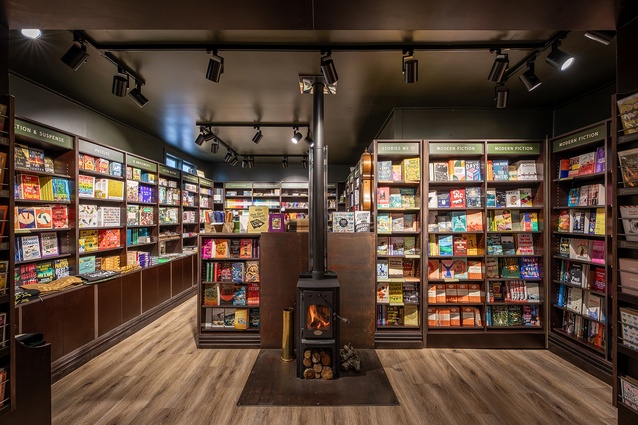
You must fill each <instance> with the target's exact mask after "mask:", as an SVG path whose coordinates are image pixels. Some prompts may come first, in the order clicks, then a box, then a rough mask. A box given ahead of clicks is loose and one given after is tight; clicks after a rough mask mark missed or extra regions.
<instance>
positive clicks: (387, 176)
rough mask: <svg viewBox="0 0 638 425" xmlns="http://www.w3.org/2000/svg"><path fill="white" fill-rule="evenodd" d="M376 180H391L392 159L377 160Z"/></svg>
mask: <svg viewBox="0 0 638 425" xmlns="http://www.w3.org/2000/svg"><path fill="white" fill-rule="evenodd" d="M377 179H378V181H392V161H378V162H377Z"/></svg>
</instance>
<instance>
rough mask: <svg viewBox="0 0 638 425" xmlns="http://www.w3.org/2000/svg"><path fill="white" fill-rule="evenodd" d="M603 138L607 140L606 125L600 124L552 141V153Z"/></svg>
mask: <svg viewBox="0 0 638 425" xmlns="http://www.w3.org/2000/svg"><path fill="white" fill-rule="evenodd" d="M605 138H607V124H601V125H599V126H597V127H593V128H590V129H588V130H585V131H581V132H578V133H574V134H572V135H569V136H567V137H561V138H560V139H556V140H554V141H553V142H552V152H560V151H564V150H566V149H571V148H573V147H576V146H581V145H586V144H588V143H592V142H596V141H598V140H603V139H605Z"/></svg>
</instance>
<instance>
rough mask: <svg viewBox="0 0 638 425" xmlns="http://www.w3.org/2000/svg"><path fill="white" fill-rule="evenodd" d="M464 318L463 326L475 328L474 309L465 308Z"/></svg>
mask: <svg viewBox="0 0 638 425" xmlns="http://www.w3.org/2000/svg"><path fill="white" fill-rule="evenodd" d="M462 317H463V326H475V324H474V308H473V307H463V312H462Z"/></svg>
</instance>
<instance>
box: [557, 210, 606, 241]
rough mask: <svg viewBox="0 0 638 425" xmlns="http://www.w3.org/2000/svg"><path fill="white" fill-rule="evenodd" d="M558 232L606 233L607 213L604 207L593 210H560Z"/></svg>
mask: <svg viewBox="0 0 638 425" xmlns="http://www.w3.org/2000/svg"><path fill="white" fill-rule="evenodd" d="M557 231H558V232H565V233H583V234H586V235H604V234H605V231H606V214H605V209H604V208H596V209H595V210H591V211H583V210H567V209H564V210H560V212H559V213H558V227H557Z"/></svg>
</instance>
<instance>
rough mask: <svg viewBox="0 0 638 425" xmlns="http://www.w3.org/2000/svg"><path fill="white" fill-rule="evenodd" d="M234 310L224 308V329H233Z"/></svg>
mask: <svg viewBox="0 0 638 425" xmlns="http://www.w3.org/2000/svg"><path fill="white" fill-rule="evenodd" d="M235 312H236V309H235V308H228V307H226V308H224V327H225V328H234V327H235Z"/></svg>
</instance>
